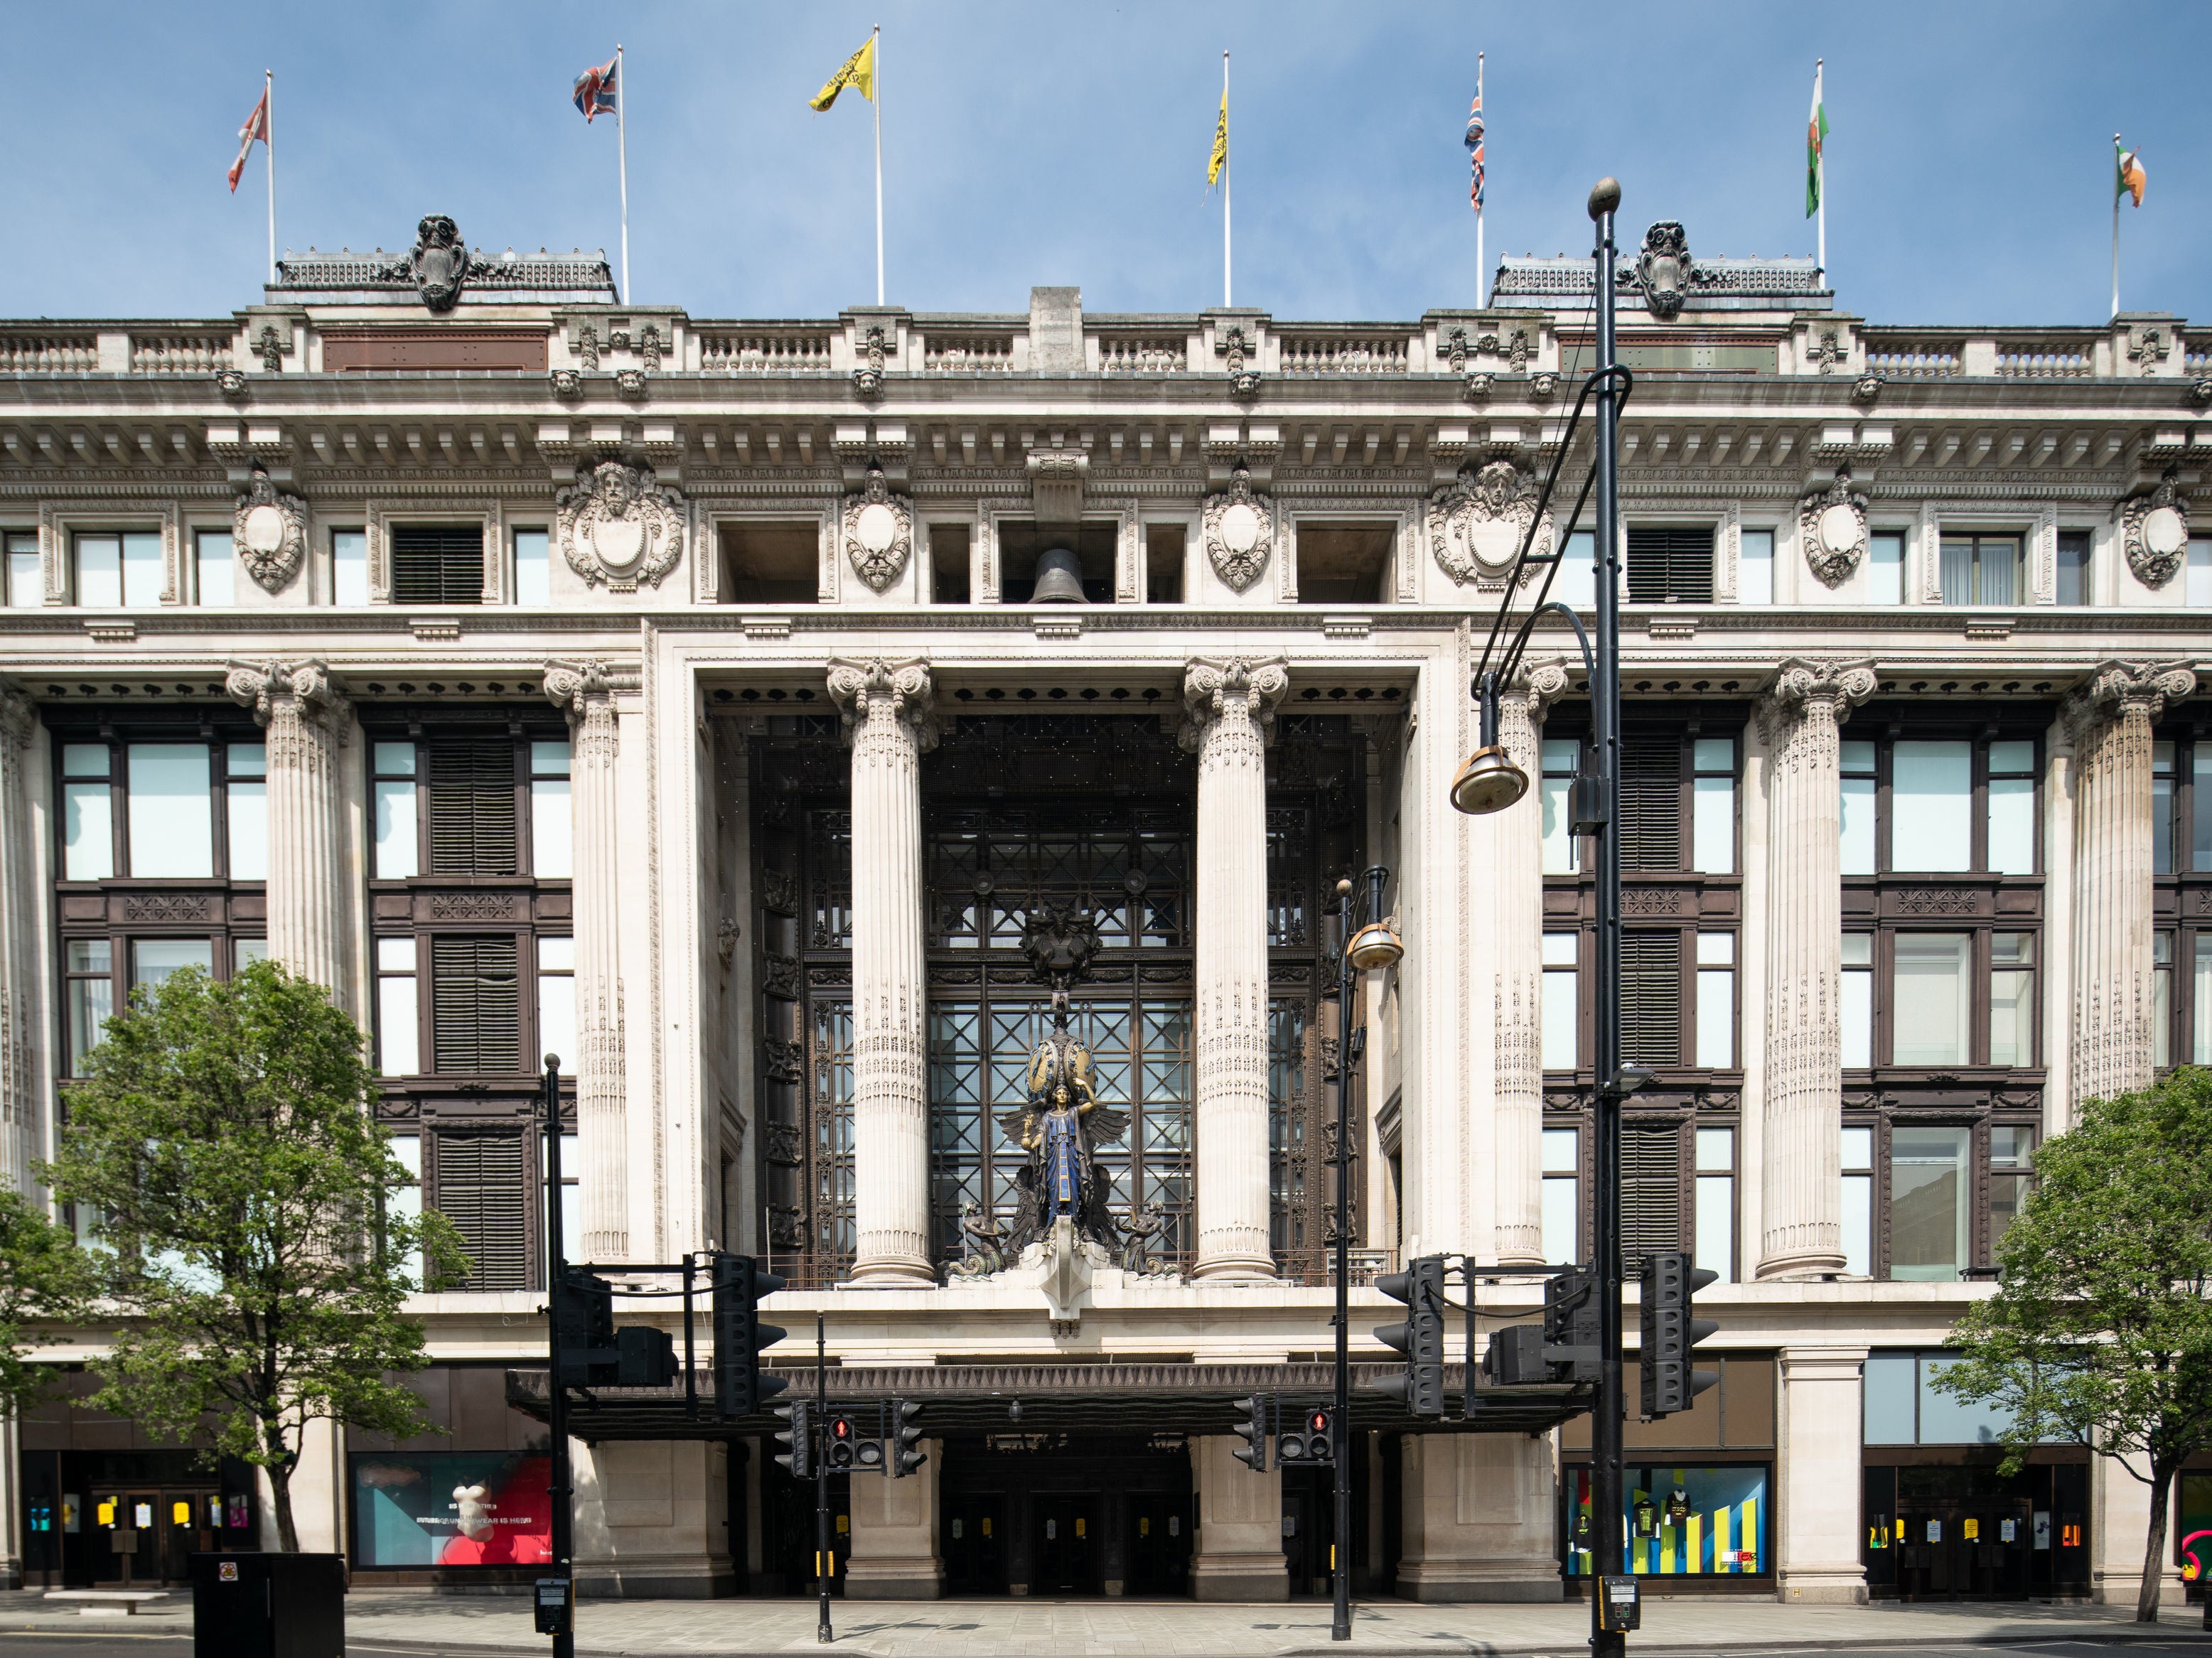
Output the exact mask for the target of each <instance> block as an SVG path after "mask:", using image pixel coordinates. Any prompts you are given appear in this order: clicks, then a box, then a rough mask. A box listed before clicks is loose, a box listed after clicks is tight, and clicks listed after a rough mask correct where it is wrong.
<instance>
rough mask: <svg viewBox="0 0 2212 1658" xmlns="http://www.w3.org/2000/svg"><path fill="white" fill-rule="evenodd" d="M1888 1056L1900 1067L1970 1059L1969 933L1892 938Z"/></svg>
mask: <svg viewBox="0 0 2212 1658" xmlns="http://www.w3.org/2000/svg"><path fill="white" fill-rule="evenodd" d="M1892 948H1893V951H1894V953H1895V963H1896V968H1895V971H1896V990H1897V993H1896V995H1895V996H1894V997H1893V998H1892V999H1891V1029H1892V1032H1893V1042H1892V1054H1891V1057H1892V1059H1893V1062H1894V1063H1896V1064H1898V1065H1919V1066H1947V1065H1966V1064H1968V1063H1970V1061H1971V1060H1972V1012H1973V1001H1972V995H1971V993H1970V987H1971V983H1972V953H1973V935H1972V933H1968V932H1900V933H1899V934H1897V935H1896V936H1895V938H1894V939H1893V943H1892Z"/></svg>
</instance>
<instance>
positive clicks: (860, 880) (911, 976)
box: [829, 659, 937, 1286]
mask: <svg viewBox="0 0 2212 1658" xmlns="http://www.w3.org/2000/svg"><path fill="white" fill-rule="evenodd" d="M829 695H831V696H833V697H835V698H836V701H837V706H838V708H840V709H841V710H842V712H843V714H844V716H845V734H846V739H847V741H848V742H849V743H850V744H851V745H852V750H853V1210H854V1231H855V1233H856V1242H855V1249H854V1260H853V1277H854V1279H855V1281H857V1282H860V1283H864V1284H865V1283H874V1284H883V1285H885V1286H893V1285H898V1284H930V1283H933V1282H935V1278H936V1274H935V1272H933V1269H932V1268H931V1266H930V1261H929V1103H928V1102H929V1094H928V1054H927V1048H926V1045H925V1042H924V1036H923V1022H924V1019H925V1017H927V982H926V981H925V980H924V977H923V974H922V961H921V943H922V940H921V926H922V914H921V907H922V896H921V756H922V754H923V753H924V751H926V750H928V749H930V748H932V747H933V746H935V744H936V741H937V720H936V716H935V714H934V712H933V706H932V700H931V699H932V689H931V685H930V678H929V665H928V664H927V663H926V662H921V661H908V662H885V661H883V660H881V659H871V660H868V661H865V662H842V661H841V662H833V663H832V664H831V665H830V667H829Z"/></svg>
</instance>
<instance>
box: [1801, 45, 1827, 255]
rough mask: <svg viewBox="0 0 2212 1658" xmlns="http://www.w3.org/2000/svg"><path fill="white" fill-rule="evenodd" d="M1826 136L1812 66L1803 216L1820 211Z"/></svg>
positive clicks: (1816, 69)
mask: <svg viewBox="0 0 2212 1658" xmlns="http://www.w3.org/2000/svg"><path fill="white" fill-rule="evenodd" d="M1827 136H1828V112H1827V111H1826V110H1825V109H1824V108H1822V107H1821V106H1820V65H1819V64H1814V65H1813V114H1812V118H1811V119H1810V120H1808V121H1807V122H1806V124H1805V216H1806V217H1807V218H1808V219H1809V218H1811V217H1812V216H1814V214H1815V213H1818V212H1819V211H1820V173H1821V161H1820V151H1821V148H1822V145H1823V143H1824V142H1825V141H1826V138H1827Z"/></svg>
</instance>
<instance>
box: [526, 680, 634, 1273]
mask: <svg viewBox="0 0 2212 1658" xmlns="http://www.w3.org/2000/svg"><path fill="white" fill-rule="evenodd" d="M616 689H617V687H616V685H615V683H614V680H613V676H612V675H611V673H610V671H608V669H607V666H606V665H605V664H604V663H600V662H549V663H547V664H546V665H545V695H546V697H547V698H548V699H549V700H550V701H551V702H552V703H553V704H554V706H555V707H556V708H562V709H565V710H566V711H567V713H568V810H569V814H570V835H571V837H572V839H571V852H570V865H569V867H570V872H571V873H570V881H571V888H572V890H571V896H570V898H569V904H570V908H571V913H572V914H573V915H574V927H575V939H576V991H575V994H576V1052H575V1053H574V1054H565V1055H563V1056H562V1057H563V1058H564V1059H565V1060H567V1061H568V1064H569V1065H570V1066H573V1067H574V1077H575V1079H576V1141H577V1146H576V1149H577V1151H578V1152H579V1153H580V1155H581V1157H582V1159H583V1168H582V1169H581V1171H580V1174H581V1178H582V1183H583V1198H584V1259H585V1260H623V1259H624V1258H625V1257H627V1256H628V1255H629V1066H628V1061H627V1060H626V1058H625V1052H624V1045H623V978H622V944H621V940H620V936H619V933H618V931H617V927H618V920H617V917H618V914H619V912H620V908H621V893H620V890H619V886H618V884H619V882H620V879H621V864H620V859H619V858H618V856H617V851H618V843H617V830H616V826H615V806H616V802H617V799H619V798H620V797H619V795H618V793H617V780H616V776H615V756H616V752H617V735H618V728H617V720H616V714H615V691H616Z"/></svg>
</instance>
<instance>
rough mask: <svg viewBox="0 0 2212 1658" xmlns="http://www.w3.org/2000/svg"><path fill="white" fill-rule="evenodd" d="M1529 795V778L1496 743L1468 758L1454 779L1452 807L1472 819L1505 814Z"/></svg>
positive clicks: (1480, 749)
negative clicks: (1518, 801) (1511, 806)
mask: <svg viewBox="0 0 2212 1658" xmlns="http://www.w3.org/2000/svg"><path fill="white" fill-rule="evenodd" d="M1526 793H1528V773H1527V772H1525V771H1522V769H1521V768H1520V767H1518V766H1516V765H1515V764H1514V763H1513V759H1512V756H1510V755H1509V754H1507V753H1506V752H1505V750H1504V748H1503V747H1502V746H1501V745H1499V744H1495V743H1492V744H1487V745H1486V746H1484V747H1482V748H1479V749H1477V750H1475V751H1474V753H1473V754H1470V755H1469V756H1468V757H1467V763H1466V764H1465V765H1463V766H1462V767H1461V768H1459V775H1458V776H1456V777H1455V778H1453V779H1452V785H1451V803H1452V805H1454V806H1455V807H1457V808H1458V809H1459V810H1460V811H1463V812H1466V813H1468V815H1469V816H1470V817H1486V816H1487V815H1488V814H1490V813H1492V812H1493V811H1504V810H1505V809H1506V807H1508V806H1510V805H1513V804H1514V803H1515V802H1516V801H1517V800H1519V799H1520V798H1521V797H1522V795H1524V794H1526Z"/></svg>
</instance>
